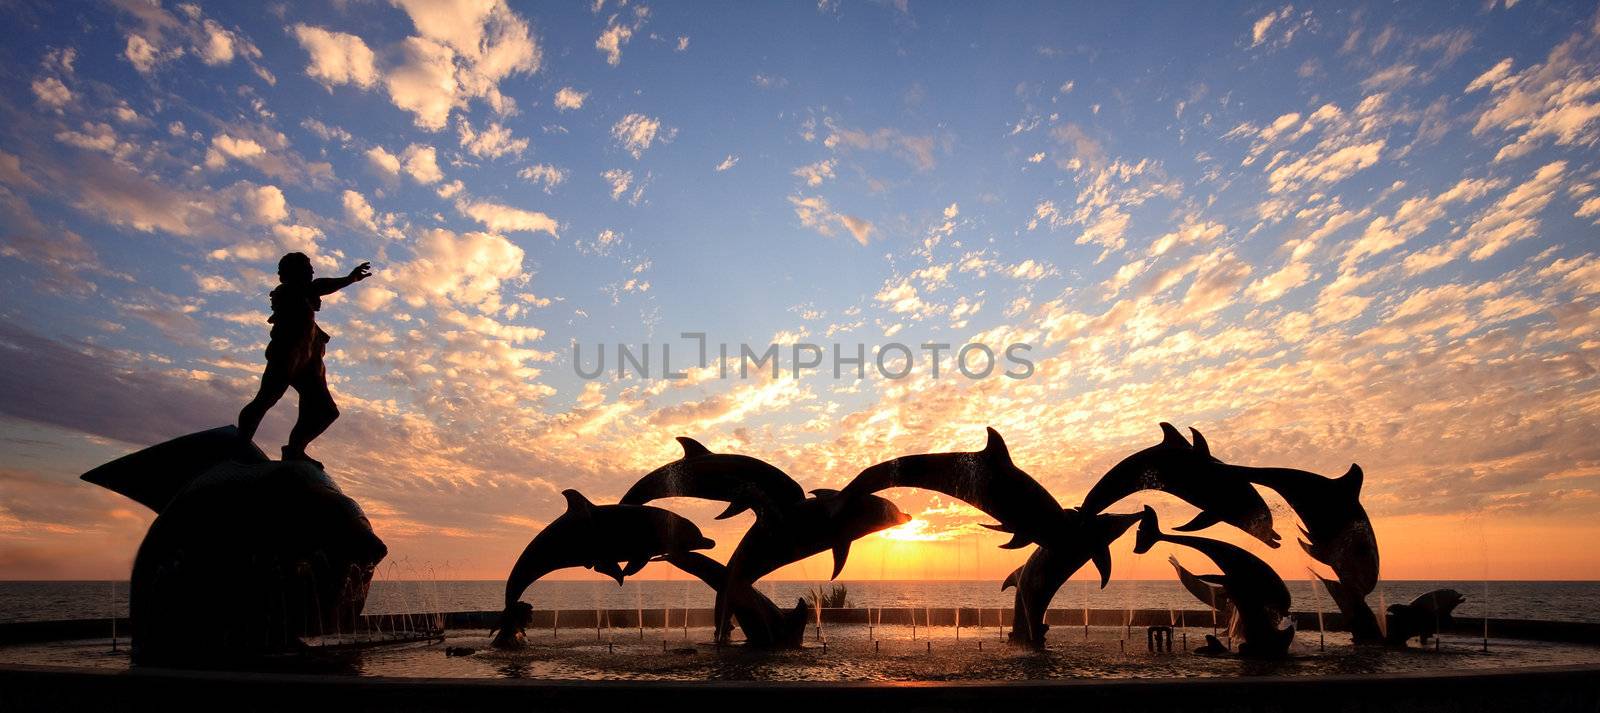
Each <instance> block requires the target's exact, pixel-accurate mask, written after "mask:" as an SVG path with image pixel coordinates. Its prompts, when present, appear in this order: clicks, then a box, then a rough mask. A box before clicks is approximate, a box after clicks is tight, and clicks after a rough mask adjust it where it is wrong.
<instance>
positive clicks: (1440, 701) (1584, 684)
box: [0, 666, 1600, 713]
mask: <svg viewBox="0 0 1600 713" xmlns="http://www.w3.org/2000/svg"><path fill="white" fill-rule="evenodd" d="M200 707H203V709H206V710H228V711H279V710H312V709H315V710H340V711H368V710H370V711H389V712H395V711H447V710H448V711H461V710H493V711H582V712H583V713H594V712H595V711H612V710H698V711H758V712H760V713H769V712H770V711H778V710H783V711H789V710H793V711H808V712H810V713H818V712H826V713H838V712H839V711H854V710H862V711H867V710H871V711H877V712H879V713H883V712H886V711H902V710H919V711H983V710H1004V711H1007V713H1012V712H1021V711H1052V712H1059V711H1091V710H1115V711H1118V713H1139V712H1142V711H1150V712H1152V713H1155V712H1158V711H1159V712H1161V713H1168V712H1170V711H1177V710H1183V711H1295V713H1316V712H1318V711H1408V712H1409V711H1512V710H1515V711H1529V712H1533V711H1552V712H1562V711H1581V712H1583V713H1593V712H1594V711H1600V667H1595V666H1569V667H1549V668H1533V669H1514V670H1505V671H1487V672H1486V671H1470V672H1459V671H1450V672H1437V673H1428V674H1366V675H1335V676H1318V677H1258V678H1249V679H1220V678H1218V679H1155V680H1138V681H1132V680H1121V681H1022V682H1009V683H972V682H949V683H942V682H920V683H896V684H875V683H804V682H802V683H781V682H763V683H754V682H635V681H609V682H586V681H532V680H504V679H502V680H459V679H416V678H345V677H329V676H317V675H306V674H262V673H219V672H198V671H172V670H157V669H136V670H128V671H120V672H118V671H97V670H84V669H60V668H46V667H30V666H10V667H7V668H4V669H0V710H4V711H34V710H40V711H62V710H94V711H101V712H106V713H110V712H112V711H152V710H160V711H173V710H188V709H191V708H200Z"/></svg>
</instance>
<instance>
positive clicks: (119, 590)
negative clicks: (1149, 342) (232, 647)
mask: <svg viewBox="0 0 1600 713" xmlns="http://www.w3.org/2000/svg"><path fill="white" fill-rule="evenodd" d="M1288 584H1289V589H1290V592H1291V595H1292V596H1293V597H1294V608H1295V610H1296V611H1304V612H1315V611H1318V610H1319V609H1321V610H1325V611H1334V610H1335V609H1334V607H1333V605H1332V603H1331V601H1329V599H1328V597H1327V594H1326V592H1323V591H1321V589H1320V587H1318V586H1314V585H1313V583H1312V582H1310V581H1307V580H1300V581H1292V582H1289V583H1288ZM757 586H758V587H759V588H760V589H761V591H762V592H763V593H765V594H767V596H769V597H770V598H772V600H773V601H774V602H777V603H778V604H779V605H793V603H794V601H795V599H796V598H799V597H804V596H806V595H807V594H808V593H810V592H812V591H815V590H816V589H818V588H821V589H822V590H823V591H824V592H825V593H828V592H831V591H832V589H833V587H834V586H842V587H844V589H845V597H846V600H847V604H846V606H849V607H872V608H877V607H885V608H920V607H955V606H960V607H977V608H990V607H993V608H1003V607H1009V606H1011V604H1012V592H1010V591H1001V589H1000V585H999V583H998V582H995V581H990V580H973V581H926V580H924V581H881V580H877V581H843V582H805V581H763V582H761V583H759V584H758V585H757ZM1442 588H1449V589H1454V590H1456V591H1458V592H1461V593H1462V594H1464V595H1466V598H1467V601H1466V603H1464V604H1462V605H1461V606H1460V607H1459V608H1458V609H1456V612H1455V614H1456V616H1457V617H1458V618H1480V617H1484V616H1489V617H1492V618H1497V619H1547V620H1554V621H1571V622H1590V623H1600V582H1593V581H1590V582H1547V581H1540V582H1518V581H1496V580H1490V581H1487V582H1485V581H1481V580H1480V581H1386V582H1383V583H1381V584H1380V585H1379V587H1378V590H1377V591H1375V592H1373V594H1372V596H1371V597H1370V598H1369V601H1370V602H1371V604H1372V606H1373V609H1374V610H1377V611H1381V610H1382V608H1383V607H1385V606H1386V605H1389V604H1397V603H1398V604H1403V603H1407V602H1410V601H1411V600H1412V599H1413V598H1415V597H1417V596H1418V595H1420V594H1423V593H1424V592H1429V591H1432V590H1435V589H1442ZM503 592H504V584H503V583H502V582H499V581H490V580H468V581H433V580H375V581H374V582H373V583H372V589H371V591H370V593H369V595H368V597H367V604H366V613H368V614H400V613H427V612H451V611H497V610H499V609H500V602H501V597H502V596H503ZM522 599H523V600H524V601H527V602H530V603H532V604H533V606H534V607H535V608H537V609H561V610H583V609H589V610H592V609H635V608H639V609H647V610H648V609H661V608H671V609H678V608H709V607H710V606H711V605H712V599H713V594H712V591H711V589H710V588H708V587H706V586H705V585H704V584H702V583H700V582H699V581H690V580H686V579H680V580H628V581H626V582H625V583H624V584H622V585H621V586H618V585H617V584H616V583H615V582H613V581H610V580H605V581H551V580H542V581H539V582H535V583H534V584H533V586H531V587H529V588H528V591H527V592H526V593H524V594H523V596H522ZM1051 607H1052V608H1056V609H1082V608H1085V607H1088V608H1090V609H1153V610H1160V609H1200V608H1204V607H1203V606H1202V605H1201V604H1200V602H1198V601H1197V600H1195V599H1194V597H1192V596H1191V595H1190V594H1189V593H1188V592H1187V591H1186V590H1184V589H1183V587H1182V585H1180V584H1179V583H1178V582H1175V581H1161V580H1112V582H1111V583H1110V584H1109V585H1108V586H1107V587H1106V588H1105V589H1101V588H1099V586H1098V582H1087V581H1072V582H1068V583H1067V585H1066V586H1065V587H1063V588H1062V589H1061V591H1060V592H1059V593H1057V594H1056V597H1055V599H1054V601H1052V602H1051ZM127 614H128V583H127V582H125V581H120V582H119V581H98V582H69V581H49V582H21V581H10V582H0V623H10V622H19V621H50V620H62V619H104V618H108V617H112V616H117V617H124V616H127Z"/></svg>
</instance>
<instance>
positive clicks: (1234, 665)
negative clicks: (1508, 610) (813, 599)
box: [0, 609, 1600, 713]
mask: <svg viewBox="0 0 1600 713" xmlns="http://www.w3.org/2000/svg"><path fill="white" fill-rule="evenodd" d="M938 611H939V610H933V612H934V613H933V615H932V617H931V620H932V622H933V625H932V626H928V624H927V622H928V621H929V619H927V618H925V617H927V615H928V610H918V611H917V612H916V615H915V619H914V621H916V622H917V626H916V627H915V630H914V631H913V627H912V626H911V625H910V624H909V623H889V622H890V621H891V620H893V619H895V618H897V617H896V615H891V614H890V613H889V611H886V612H885V613H884V614H885V615H884V622H885V623H884V624H883V625H881V626H880V625H877V624H876V622H877V616H876V614H877V613H876V611H874V613H873V616H872V618H871V621H872V622H874V624H873V625H870V626H869V625H868V624H865V623H845V622H848V621H852V620H858V621H868V619H867V618H866V614H865V612H854V611H851V610H828V612H825V616H824V617H823V625H822V631H821V636H820V638H818V635H817V632H816V631H815V627H814V626H813V627H812V628H811V629H810V630H808V632H807V644H806V646H805V648H803V649H801V650H791V651H756V650H751V649H746V648H745V647H743V646H742V645H740V644H738V643H735V644H733V645H729V646H722V647H719V646H715V645H712V644H710V643H709V642H710V640H711V630H710V628H709V626H708V624H709V612H707V611H704V610H697V609H690V610H687V614H688V624H689V626H688V627H687V628H685V626H684V625H683V615H684V613H685V610H682V609H678V610H667V611H666V612H661V611H660V610H657V612H658V614H657V615H656V616H652V615H651V612H650V610H645V611H644V612H643V615H644V616H643V621H642V623H643V624H644V626H643V627H642V629H641V627H640V626H639V624H640V623H641V621H640V618H639V613H638V612H634V611H630V612H627V614H626V615H624V613H623V612H620V611H617V612H607V611H604V610H602V611H600V612H596V611H594V610H588V611H586V612H583V613H581V614H580V613H579V612H578V611H571V612H562V613H561V614H560V615H559V616H560V617H561V618H560V619H557V620H556V621H555V623H556V624H557V627H555V628H554V629H543V628H539V627H534V628H530V629H529V630H528V646H527V647H525V648H524V649H522V650H519V651H510V652H503V651H496V650H493V649H490V648H489V647H488V642H489V632H488V631H487V629H486V628H481V625H478V624H475V623H474V622H476V621H479V620H482V619H487V618H488V617H489V616H491V613H488V612H467V613H456V614H449V615H445V616H444V619H445V621H446V622H447V625H448V626H449V631H448V633H447V635H446V637H445V638H444V639H443V640H442V641H434V642H428V643H411V644H400V645H392V646H380V647H374V648H366V649H363V650H359V651H350V650H344V651H332V650H330V651H327V652H324V654H322V655H318V656H315V657H307V658H305V659H300V660H294V661H289V662H279V663H277V664H268V665H266V666H264V667H263V668H264V669H265V670H255V671H247V672H239V671H227V672H224V671H183V670H174V669H161V668H152V667H130V666H129V664H128V659H127V656H126V654H125V652H124V653H111V651H110V640H109V639H108V638H104V637H102V638H53V639H51V638H48V637H45V636H43V634H46V633H48V632H47V631H46V629H47V628H48V627H43V626H41V625H39V624H31V625H29V626H28V627H27V628H26V631H27V633H28V634H30V635H29V636H26V637H24V636H22V635H21V633H22V632H21V630H17V629H13V630H10V631H9V632H8V631H6V630H5V627H0V642H6V643H4V645H0V710H8V711H9V710H24V709H45V708H48V709H53V710H60V709H63V708H66V707H71V708H74V709H77V708H87V707H90V706H93V707H95V708H96V709H100V710H121V709H129V708H130V707H138V706H136V705H135V702H137V701H140V700H143V701H145V702H146V703H148V702H150V701H152V700H156V701H164V700H169V699H171V697H172V696H174V695H181V696H213V698H210V699H209V700H212V701H215V700H227V701H230V708H232V707H233V704H232V702H234V701H237V702H239V703H240V704H241V705H243V706H244V709H251V707H253V706H258V707H259V708H260V709H281V708H286V707H291V706H298V705H303V704H304V702H305V701H308V700H314V701H315V702H316V704H317V705H318V706H323V705H341V706H344V705H349V706H354V707H355V708H357V709H368V708H381V709H383V710H459V709H463V708H490V707H495V706H499V705H502V704H503V705H518V706H519V707H523V708H526V707H527V704H528V702H529V701H538V702H539V703H540V706H539V709H540V710H569V709H572V710H575V709H577V708H578V707H582V708H584V709H586V710H588V711H591V712H592V711H593V710H594V706H597V705H599V706H612V705H615V706H624V705H626V706H640V705H649V704H653V703H654V704H659V703H660V702H661V701H663V700H671V701H673V703H674V707H678V706H682V705H690V706H701V705H707V706H719V707H720V706H732V705H758V706H761V707H762V708H764V709H771V708H774V707H776V708H779V709H797V708H808V709H810V710H811V711H813V713H814V711H815V710H816V709H817V708H816V707H817V706H829V707H832V708H844V709H852V710H854V709H866V708H869V707H873V708H877V707H881V706H886V705H889V706H896V707H906V706H910V707H913V708H928V709H944V710H972V709H974V708H977V709H996V708H1005V709H1016V708H1019V707H1020V708H1021V709H1030V708H1042V707H1049V708H1052V709H1060V708H1062V707H1063V706H1072V705H1089V706H1103V705H1105V704H1107V703H1109V702H1113V701H1114V702H1115V704H1116V706H1117V707H1118V709H1119V711H1122V710H1145V709H1150V710H1155V709H1158V708H1159V709H1162V710H1170V709H1171V707H1173V706H1181V707H1183V708H1184V709H1185V710H1196V709H1199V710H1206V709H1217V710H1256V709H1260V710H1267V709H1271V710H1283V709H1285V708H1289V707H1292V708H1295V709H1305V710H1336V709H1349V708H1352V707H1359V708H1361V709H1362V710H1390V709H1393V710H1416V709H1417V708H1418V707H1423V708H1429V709H1433V710H1492V709H1495V708H1500V707H1511V706H1512V705H1513V704H1515V705H1516V706H1517V707H1519V708H1523V709H1528V710H1541V711H1543V710H1555V711H1560V710H1584V711H1591V712H1592V711H1594V710H1596V706H1597V705H1600V646H1596V645H1595V644H1594V642H1595V641H1596V640H1597V638H1596V634H1597V633H1600V626H1597V625H1592V624H1560V623H1555V622H1515V621H1509V620H1491V621H1490V622H1489V624H1490V628H1491V632H1504V635H1495V636H1494V637H1493V638H1491V639H1490V641H1489V651H1488V652H1484V651H1483V650H1482V643H1483V642H1482V639H1481V631H1482V628H1481V627H1482V621H1481V620H1479V621H1476V622H1461V623H1459V624H1458V628H1457V629H1455V630H1454V631H1451V632H1448V633H1446V634H1445V636H1444V638H1443V639H1442V641H1441V642H1440V643H1439V644H1438V645H1437V647H1435V646H1434V645H1430V646H1429V647H1428V648H1427V649H1418V648H1415V647H1413V648H1411V649H1407V650H1385V649H1372V648H1361V649H1357V648H1356V647H1353V646H1351V645H1350V643H1349V638H1348V635H1346V634H1345V633H1343V632H1340V631H1329V632H1326V634H1325V635H1324V634H1321V633H1320V632H1317V631H1315V630H1314V629H1313V630H1309V631H1307V630H1302V631H1301V632H1300V634H1299V637H1298V639H1297V641H1296V642H1295V644H1294V646H1293V648H1292V651H1291V653H1292V654H1293V655H1292V656H1291V657H1290V658H1288V659H1286V660H1282V661H1251V660H1247V659H1239V658H1233V657H1205V656H1196V655H1192V654H1188V653H1185V652H1183V651H1182V648H1183V643H1184V636H1185V635H1186V636H1187V643H1188V645H1189V646H1190V647H1191V648H1193V647H1196V646H1198V645H1199V644H1200V643H1202V642H1201V639H1203V636H1204V634H1206V633H1209V632H1210V631H1211V629H1210V626H1209V622H1208V621H1207V625H1206V626H1193V625H1190V626H1179V627H1176V628H1175V634H1176V636H1175V641H1174V643H1175V647H1174V648H1175V650H1174V653H1157V652H1150V651H1147V650H1146V648H1145V635H1144V630H1143V626H1142V625H1136V626H1126V625H1123V626H1104V625H1100V624H1099V623H1098V622H1099V621H1100V620H1101V619H1102V617H1114V620H1115V621H1118V622H1124V621H1126V620H1127V619H1128V618H1129V616H1128V614H1127V612H1117V611H1114V610H1108V611H1091V612H1090V616H1089V619H1090V626H1089V627H1088V630H1087V636H1086V635H1085V629H1084V628H1083V626H1082V623H1081V622H1082V619H1083V617H1082V612H1081V610H1079V611H1077V612H1072V611H1071V610H1063V611H1061V612H1059V613H1056V612H1053V615H1052V617H1051V618H1052V620H1053V621H1055V622H1056V623H1055V626H1054V627H1053V628H1052V630H1051V632H1050V643H1049V646H1048V647H1046V648H1045V649H1043V650H1035V649H1031V648H1027V647H1018V646H1008V645H1006V644H1005V642H1004V639H1003V633H1002V630H1001V629H999V628H997V627H996V626H995V625H994V622H995V621H996V620H995V618H994V612H993V610H990V618H989V619H988V621H987V625H985V626H981V627H979V626H963V627H961V629H960V630H959V632H958V630H957V628H956V627H954V626H952V625H950V624H949V623H946V622H945V620H944V618H943V617H942V616H941V615H940V614H939V613H938ZM945 611H949V610H945ZM1157 614H1159V615H1160V616H1159V620H1160V621H1159V623H1163V624H1164V623H1165V621H1166V620H1167V619H1168V617H1169V615H1168V612H1165V611H1161V612H1138V611H1136V612H1134V613H1133V617H1132V618H1133V620H1134V621H1136V622H1137V621H1142V620H1144V618H1145V617H1151V618H1156V615H1157ZM1174 615H1176V614H1174ZM964 616H965V615H964ZM629 617H631V618H629ZM657 617H660V618H659V619H658V618H657ZM1182 617H1183V618H1184V619H1185V620H1186V623H1189V624H1193V622H1194V618H1193V616H1192V614H1191V613H1189V612H1183V613H1182ZM608 618H609V619H611V626H610V627H609V628H608V627H607V626H606V625H605V622H606V620H607V619H608ZM911 620H912V619H910V617H909V615H908V616H907V619H905V621H907V622H909V621H911ZM953 620H954V615H953V612H952V613H951V616H950V618H949V621H950V622H953ZM1005 620H1006V621H1009V617H1007V618H1006V619H1005ZM1073 620H1076V621H1077V622H1078V623H1077V625H1076V626H1069V625H1068V624H1067V623H1066V622H1070V621H1073ZM536 621H543V622H544V623H545V624H549V623H551V620H550V618H548V617H544V618H541V619H536ZM596 621H598V622H599V623H600V627H599V628H598V629H597V628H596V627H595V626H594V625H595V623H596ZM662 621H664V622H665V623H666V624H667V625H666V626H661V624H660V623H659V622H662ZM95 623H96V624H98V625H99V626H101V627H104V626H105V625H106V622H105V621H100V622H95ZM72 626H79V627H81V626H83V625H82V624H73V625H67V624H62V625H61V627H60V628H62V629H63V630H65V629H70V628H71V627H72ZM1541 632H1543V633H1546V634H1551V636H1543V637H1540V636H1537V634H1539V633H1541ZM1529 634H1533V635H1535V636H1531V637H1529V636H1528V635H1529ZM1524 637H1528V638H1524ZM24 638H31V639H33V640H32V641H23V640H22V639H24ZM1558 639H1565V640H1558ZM447 649H448V650H451V651H452V652H454V653H461V652H462V651H464V650H471V651H472V653H471V654H469V655H447V653H446V651H447ZM124 651H125V649H124ZM663 696H672V698H670V699H668V698H663ZM511 701H520V703H515V704H513V703H512V702H511ZM763 713H764V712H763ZM830 713H831V712H830Z"/></svg>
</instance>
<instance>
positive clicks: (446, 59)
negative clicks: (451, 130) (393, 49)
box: [384, 37, 459, 131]
mask: <svg viewBox="0 0 1600 713" xmlns="http://www.w3.org/2000/svg"><path fill="white" fill-rule="evenodd" d="M401 52H402V54H403V56H404V61H403V62H402V64H401V65H400V66H399V67H396V68H394V69H392V70H390V71H389V75H388V77H387V78H386V79H385V80H384V85H385V86H386V87H388V89H389V99H390V101H392V102H394V105H395V106H397V107H399V108H401V109H403V110H405V111H409V112H411V113H412V114H414V115H415V121H416V125H417V126H418V127H420V128H423V129H427V130H429V131H438V130H440V129H443V128H444V127H445V124H446V123H447V122H448V121H449V120H450V110H451V109H452V108H454V107H455V103H456V92H457V90H458V89H459V87H458V85H457V84H456V68H455V53H454V52H452V51H451V50H450V48H449V47H446V46H445V45H442V44H439V43H437V42H433V41H431V40H427V39H424V38H421V37H407V38H406V39H405V42H404V43H403V44H402V46H401Z"/></svg>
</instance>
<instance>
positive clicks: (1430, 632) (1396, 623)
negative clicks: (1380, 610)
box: [1387, 589, 1467, 648]
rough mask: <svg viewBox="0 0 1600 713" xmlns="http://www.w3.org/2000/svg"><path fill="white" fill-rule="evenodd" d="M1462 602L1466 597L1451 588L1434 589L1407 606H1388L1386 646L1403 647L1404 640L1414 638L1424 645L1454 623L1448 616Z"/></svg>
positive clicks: (1453, 619) (1452, 618)
mask: <svg viewBox="0 0 1600 713" xmlns="http://www.w3.org/2000/svg"><path fill="white" fill-rule="evenodd" d="M1465 601H1467V598H1466V597H1464V596H1462V595H1461V592H1458V591H1456V590H1454V589H1435V590H1433V591H1431V592H1427V593H1425V594H1423V595H1421V596H1419V597H1417V598H1416V599H1413V600H1411V603H1410V604H1390V605H1389V636H1388V637H1387V639H1388V644H1389V645H1390V646H1398V647H1401V648H1404V647H1405V645H1406V641H1407V640H1409V639H1410V638H1411V637H1413V636H1415V637H1417V638H1418V640H1419V641H1420V642H1421V643H1422V645H1423V646H1427V645H1428V638H1429V637H1432V636H1436V635H1438V633H1439V630H1440V629H1444V628H1446V627H1449V626H1450V625H1451V624H1453V623H1454V622H1455V618H1454V617H1452V616H1451V614H1452V613H1453V612H1455V610H1456V607H1458V606H1461V603H1462V602H1465Z"/></svg>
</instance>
